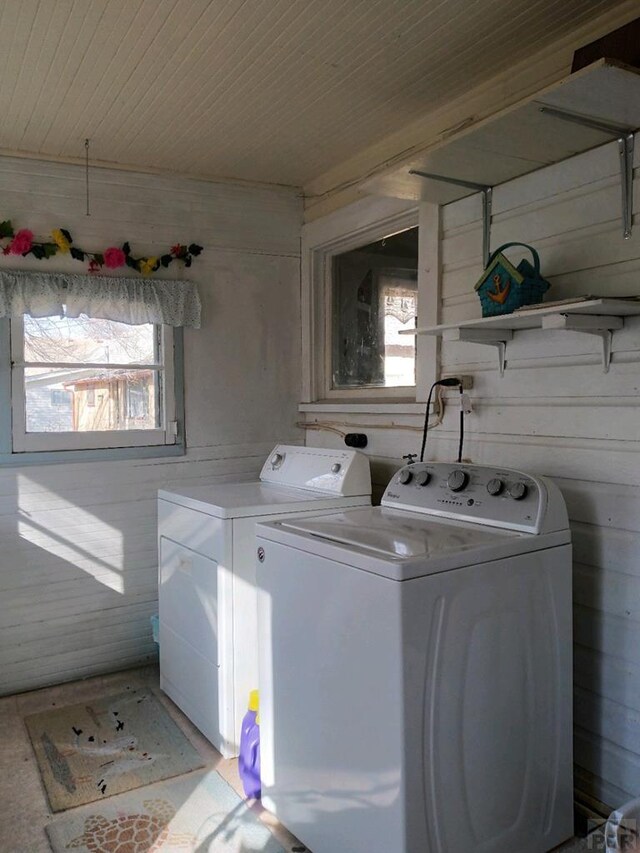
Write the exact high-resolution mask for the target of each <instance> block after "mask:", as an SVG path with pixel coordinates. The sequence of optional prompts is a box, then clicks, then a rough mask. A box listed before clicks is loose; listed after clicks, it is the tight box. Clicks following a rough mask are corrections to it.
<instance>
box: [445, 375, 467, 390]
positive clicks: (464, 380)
mask: <svg viewBox="0 0 640 853" xmlns="http://www.w3.org/2000/svg"><path fill="white" fill-rule="evenodd" d="M451 376H455V378H456V379H460V380H461V381H462V390H463V391H471V389H472V388H473V376H458V374H457V373H452V374H451ZM444 378H447V379H448V378H449V376H447V377H443V379H444ZM447 390H448V389H447Z"/></svg>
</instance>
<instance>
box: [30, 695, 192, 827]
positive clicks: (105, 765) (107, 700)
mask: <svg viewBox="0 0 640 853" xmlns="http://www.w3.org/2000/svg"><path fill="white" fill-rule="evenodd" d="M25 723H26V726H27V729H28V731H29V737H30V738H31V743H32V744H33V748H34V751H35V754H36V758H37V760H38V767H39V769H40V775H41V777H42V781H43V782H44V786H45V789H46V792H47V796H48V798H49V803H50V805H51V809H52V811H55V812H57V811H63V810H64V809H68V808H72V807H74V806H79V805H82V804H83V803H90V802H93V801H94V800H100V799H102V798H104V797H110V796H113V795H114V794H120V793H122V792H123V791H130V790H131V789H133V788H139V787H140V786H142V785H149V784H150V783H151V782H158V781H159V780H161V779H168V778H170V777H172V776H178V775H180V774H181V773H187V772H189V771H190V770H195V769H197V768H199V767H203V766H204V762H203V761H202V759H201V758H200V755H199V754H198V752H197V750H196V749H195V748H194V747H193V746H192V745H191V743H190V742H189V740H188V739H187V738H186V737H185V735H184V734H183V733H182V731H181V730H180V728H179V727H178V726H177V725H176V723H174V721H173V720H172V719H171V717H170V716H169V714H168V712H167V711H166V710H165V708H164V707H163V706H162V704H161V703H160V701H159V700H158V699H157V698H156V697H155V696H154V695H153V693H152V692H151V691H150V690H137V691H136V690H130V691H127V692H126V693H120V694H118V695H115V696H107V697H102V698H100V699H95V700H92V701H91V702H85V703H80V704H78V705H70V706H68V707H66V708H55V709H53V710H50V711H43V712H41V713H39V714H32V715H30V716H28V717H25Z"/></svg>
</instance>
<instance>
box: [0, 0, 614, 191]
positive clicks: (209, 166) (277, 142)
mask: <svg viewBox="0 0 640 853" xmlns="http://www.w3.org/2000/svg"><path fill="white" fill-rule="evenodd" d="M611 6H612V3H611V0H563V2H561V3H559V2H558V0H108V2H106V0H4V2H0V81H2V82H1V85H0V115H1V116H2V123H1V126H0V148H1V149H3V150H4V151H5V152H11V153H16V152H25V153H30V154H41V155H45V156H47V157H55V158H57V157H60V158H81V157H82V156H83V154H84V149H83V144H84V139H85V137H89V138H90V139H91V153H92V158H93V159H96V160H102V161H105V162H109V163H115V164H120V165H128V166H139V167H146V168H157V169H167V170H170V171H173V172H179V173H183V174H187V175H193V176H202V177H211V178H215V177H217V178H232V179H244V180H250V181H263V182H268V183H279V184H287V185H292V186H304V185H305V184H307V182H309V181H310V180H312V179H313V178H315V177H317V176H318V175H321V174H323V173H324V172H325V171H326V170H327V169H329V168H330V167H333V166H335V165H336V164H338V163H340V162H342V161H343V160H345V159H347V158H349V157H351V156H353V155H354V154H356V153H357V152H358V151H360V150H362V149H363V148H365V147H367V146H368V145H370V144H372V143H373V142H376V141H378V140H379V139H382V138H384V137H385V136H387V135H388V134H390V133H392V132H395V131H397V130H398V129H400V128H402V127H403V126H404V125H407V124H408V123H409V122H411V121H412V120H413V119H415V118H416V115H417V114H422V115H424V114H425V113H427V112H429V111H430V110H431V109H434V108H436V107H438V106H439V105H441V104H442V103H444V102H446V101H447V100H449V99H452V98H455V97H456V96H458V95H460V94H462V93H463V92H464V91H465V90H467V89H469V88H471V86H473V85H476V84H477V83H479V82H481V81H482V80H483V79H487V78H489V77H491V76H493V75H495V74H496V73H498V72H500V71H502V70H504V69H506V68H508V67H509V64H510V63H513V62H514V61H516V60H519V59H522V58H523V56H526V55H527V54H528V53H533V52H535V51H536V50H538V49H540V48H541V47H542V46H544V44H545V42H547V41H549V40H552V39H554V38H558V37H560V36H562V35H563V34H564V33H566V32H569V31H571V30H572V29H574V28H575V27H577V26H578V25H580V24H582V23H584V22H585V21H587V20H588V19H590V18H592V17H595V16H596V15H598V14H601V13H602V12H603V11H605V10H606V9H607V8H611Z"/></svg>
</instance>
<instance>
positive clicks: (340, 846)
mask: <svg viewBox="0 0 640 853" xmlns="http://www.w3.org/2000/svg"><path fill="white" fill-rule="evenodd" d="M257 537H258V538H257V544H258V564H257V565H258V573H257V578H258V585H259V588H260V591H259V601H258V621H259V648H260V701H261V706H260V733H261V762H262V789H263V803H264V804H265V805H266V807H267V808H268V809H270V810H271V811H273V812H274V813H275V814H276V815H277V816H278V818H279V819H280V820H281V821H282V822H283V823H284V824H285V826H287V827H288V828H289V829H290V830H291V831H292V832H293V833H294V834H295V835H296V836H297V837H298V838H300V839H301V840H302V841H303V842H304V843H305V844H306V845H307V846H308V847H309V849H310V850H312V851H313V853H338V851H344V853H347V851H348V853H391V851H392V853H546V851H548V850H551V849H552V848H553V847H555V846H556V845H558V844H560V843H561V842H563V841H564V840H566V839H567V838H568V837H570V836H571V835H572V830H573V790H572V654H571V642H572V631H571V544H570V533H569V527H568V521H567V513H566V509H565V505H564V501H563V499H562V496H561V494H560V492H559V490H558V488H557V487H556V486H555V485H554V484H553V483H552V482H550V481H549V480H546V479H543V478H539V477H534V476H531V475H529V474H524V473H522V472H519V471H513V470H507V469H503V468H490V467H485V466H476V465H446V464H441V463H435V464H414V465H410V466H406V467H405V468H403V469H401V470H400V472H399V473H398V474H397V475H395V476H394V477H393V480H392V482H391V483H390V484H389V486H388V487H387V490H386V492H385V495H384V498H383V501H382V506H381V507H370V508H366V509H354V510H348V511H344V512H340V513H337V514H333V515H329V516H325V517H324V518H315V519H314V518H306V519H292V520H288V521H279V522H272V523H263V524H260V525H258V528H257Z"/></svg>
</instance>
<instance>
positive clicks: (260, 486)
mask: <svg viewBox="0 0 640 853" xmlns="http://www.w3.org/2000/svg"><path fill="white" fill-rule="evenodd" d="M158 497H159V498H160V499H161V500H164V501H169V502H170V503H174V504H179V505H180V506H185V507H188V508H189V509H195V510H198V511H199V512H203V513H206V514H207V515H213V516H215V517H216V518H242V517H247V516H262V515H272V514H275V513H285V512H302V511H307V512H308V511H309V510H311V509H313V510H316V509H317V510H322V509H334V508H335V509H338V508H339V507H342V506H362V505H363V504H369V502H370V500H371V499H370V498H369V497H342V496H340V495H331V494H326V493H323V492H319V491H318V492H314V491H312V490H311V489H294V488H291V487H287V486H276V485H273V484H272V483H256V482H253V483H214V484H212V485H208V486H178V487H177V488H175V489H171V490H170V491H169V490H168V489H160V490H159V491H158Z"/></svg>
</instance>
